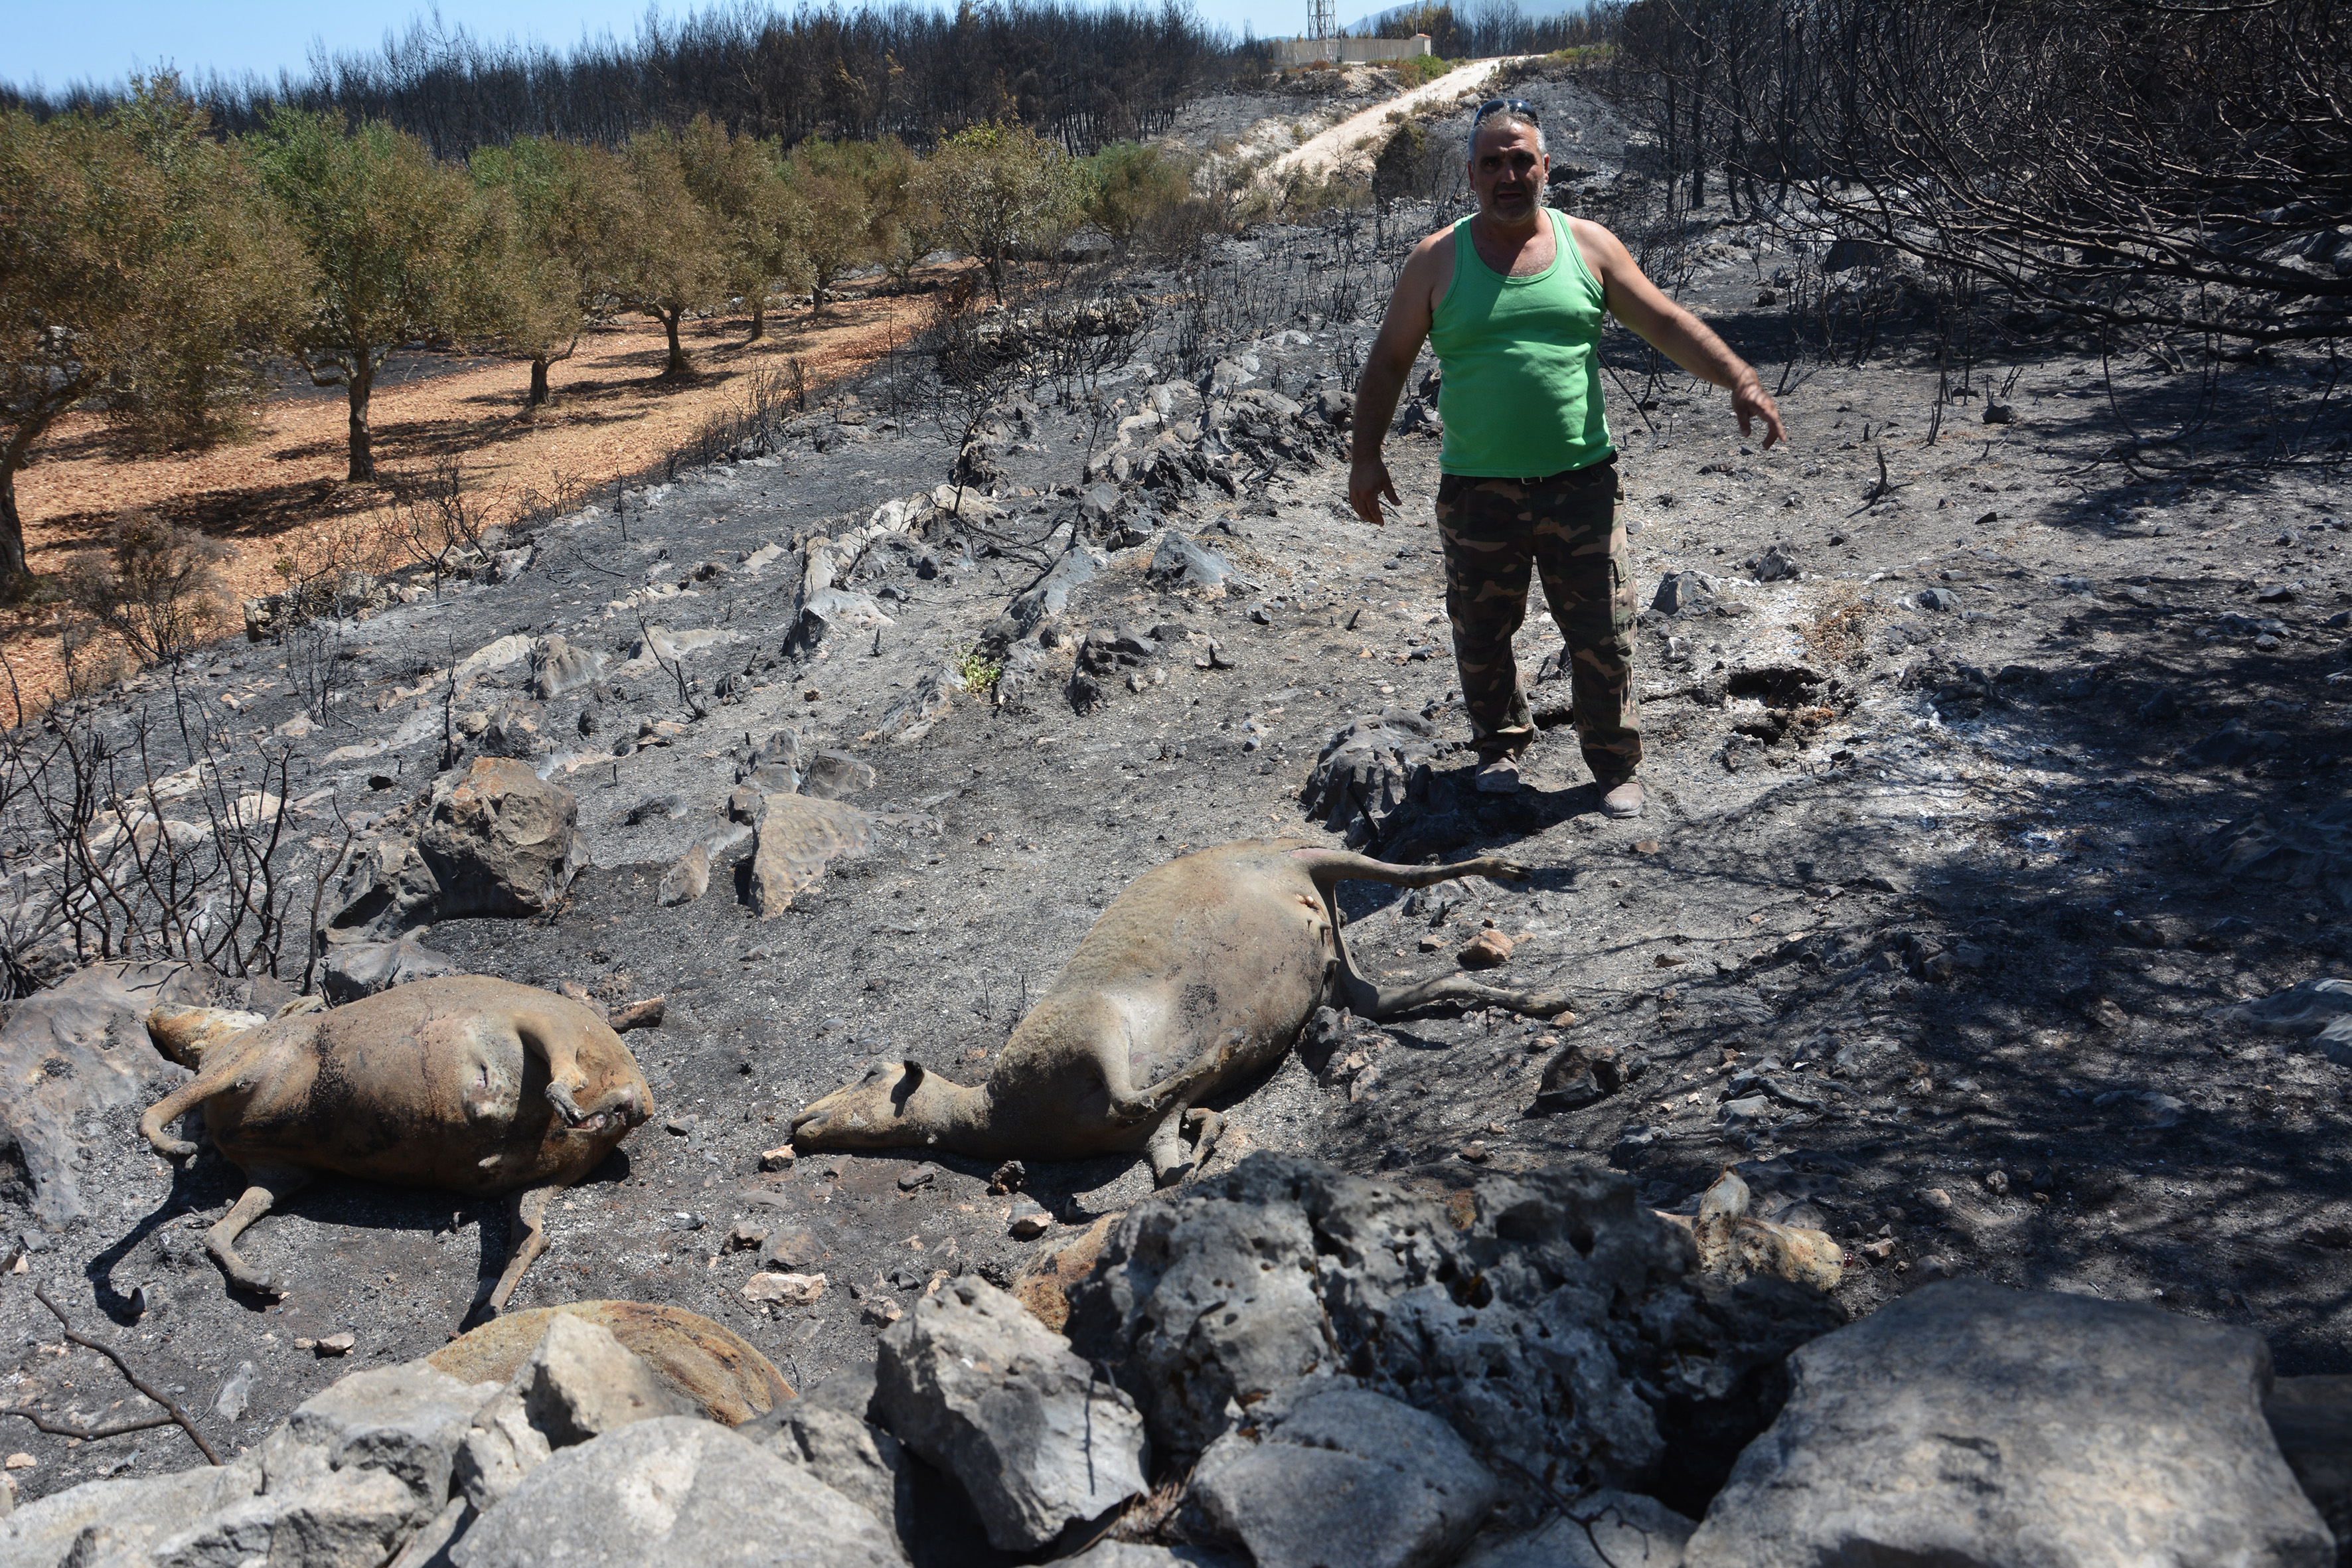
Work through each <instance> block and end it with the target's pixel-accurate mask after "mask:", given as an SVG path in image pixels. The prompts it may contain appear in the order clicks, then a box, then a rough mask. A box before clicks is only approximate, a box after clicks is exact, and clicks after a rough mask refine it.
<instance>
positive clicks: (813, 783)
mask: <svg viewBox="0 0 2352 1568" xmlns="http://www.w3.org/2000/svg"><path fill="white" fill-rule="evenodd" d="M873 787H874V769H873V767H872V765H871V764H869V763H862V762H860V761H858V760H857V759H856V757H853V756H851V755H849V754H848V753H847V752H818V753H817V754H816V755H815V756H814V757H811V758H810V759H809V760H808V765H807V767H805V768H804V769H803V770H802V773H801V789H802V791H803V793H804V794H807V795H814V796H816V797H817V798H818V799H819V800H847V799H848V798H849V797H850V796H851V795H856V794H857V793H858V792H860V791H861V790H869V789H872V788H873Z"/></svg>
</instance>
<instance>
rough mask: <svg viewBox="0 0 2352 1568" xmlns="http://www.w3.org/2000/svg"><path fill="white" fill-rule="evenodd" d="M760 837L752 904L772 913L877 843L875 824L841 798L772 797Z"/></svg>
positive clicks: (787, 906) (766, 803)
mask: <svg viewBox="0 0 2352 1568" xmlns="http://www.w3.org/2000/svg"><path fill="white" fill-rule="evenodd" d="M759 836H760V837H759V843H758V846H757V847H755V848H754V850H753V851H752V855H751V908H752V909H753V910H755V911H756V912H758V913H759V914H761V916H768V917H772V916H775V915H780V914H782V913H783V912H784V910H787V909H790V908H791V907H792V902H793V895H794V894H795V893H798V892H799V891H800V890H801V889H803V888H805V887H807V886H809V885H810V884H811V883H813V882H814V881H815V880H816V879H818V878H819V877H821V876H823V875H824V868H826V867H827V866H829V865H831V864H832V863H833V862H834V861H835V860H837V859H840V858H842V857H843V856H845V855H849V856H855V855H862V854H864V853H865V852H866V848H867V847H869V846H870V845H872V843H873V842H874V824H873V819H872V818H871V817H869V816H867V815H866V813H865V812H863V811H860V810H859V809H858V808H857V807H856V806H854V805H843V804H842V803H841V802H839V801H832V800H817V799H814V798H813V797H811V796H808V795H769V796H768V797H767V798H766V799H765V800H764V801H763V802H762V803H761V807H760V822H759Z"/></svg>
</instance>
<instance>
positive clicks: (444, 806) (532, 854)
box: [416, 757, 580, 920]
mask: <svg viewBox="0 0 2352 1568" xmlns="http://www.w3.org/2000/svg"><path fill="white" fill-rule="evenodd" d="M579 817H580V805H579V802H578V801H576V800H574V799H573V798H572V792H571V791H570V790H568V789H565V788H563V787H562V785H560V784H549V783H547V782H546V781H545V780H544V779H541V778H540V777H539V776H538V775H537V774H535V773H532V772H531V771H530V768H528V767H526V766H524V765H523V764H522V763H518V762H515V761H512V760H510V759H509V758H504V757H477V758H475V759H474V762H473V763H472V765H471V766H469V767H468V768H467V770H466V772H465V773H464V774H463V775H462V776H461V777H458V778H456V779H444V780H443V781H442V782H441V783H439V784H436V785H435V786H434V789H433V798H432V804H431V805H430V807H429V809H428V811H427V814H426V817H425V827H424V830H423V831H422V832H420V833H419V834H418V835H417V838H416V850H417V854H418V856H419V857H420V858H422V859H423V861H424V863H425V866H426V868H429V869H430V870H431V871H432V873H433V876H434V879H435V880H436V882H437V883H438V884H439V885H440V896H439V897H438V899H437V900H435V915H436V918H437V919H442V920H448V919H454V918H456V917H458V916H462V915H493V916H509V915H531V914H538V913H540V912H541V911H542V910H546V909H547V908H549V907H550V906H551V904H552V903H554V901H555V900H557V899H558V898H559V897H560V896H561V895H562V891H563V889H564V886H565V885H566V884H567V883H568V882H569V881H570V880H571V878H572V868H573V860H572V836H573V831H574V829H575V827H576V826H577V825H578V822H579Z"/></svg>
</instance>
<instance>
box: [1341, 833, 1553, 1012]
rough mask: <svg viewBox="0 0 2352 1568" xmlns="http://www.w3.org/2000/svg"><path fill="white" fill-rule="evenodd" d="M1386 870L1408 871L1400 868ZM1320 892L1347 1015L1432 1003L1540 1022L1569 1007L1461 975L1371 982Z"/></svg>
mask: <svg viewBox="0 0 2352 1568" xmlns="http://www.w3.org/2000/svg"><path fill="white" fill-rule="evenodd" d="M1346 858H1348V859H1351V860H1361V859H1363V857H1361V856H1353V855H1351V856H1347V857H1346ZM1364 864H1366V865H1368V866H1379V865H1380V864H1381V862H1379V861H1377V860H1365V861H1364ZM1478 864H1480V862H1479V861H1475V860H1465V861H1460V862H1457V865H1456V869H1458V868H1459V867H1461V866H1475V865H1478ZM1503 864H1508V862H1503ZM1388 869H1395V870H1405V869H1409V868H1406V867H1401V866H1400V867H1394V868H1388ZM1430 869H1433V870H1444V869H1447V868H1445V867H1442V866H1441V867H1433V868H1430ZM1480 874H1481V875H1489V874H1491V873H1485V872H1482V873H1480ZM1520 874H1521V875H1522V876H1524V875H1525V874H1526V873H1525V872H1524V871H1522V872H1521V873H1520ZM1350 875H1353V873H1350ZM1319 890H1320V891H1321V893H1322V895H1323V910H1324V913H1325V915H1326V916H1327V917H1328V919H1329V920H1330V921H1331V952H1332V955H1333V959H1334V963H1335V967H1336V969H1337V973H1336V974H1335V975H1334V976H1333V978H1334V979H1336V980H1337V981H1338V982H1339V999H1340V1000H1341V1001H1342V1002H1343V1003H1345V1004H1346V1005H1347V1008H1348V1011H1349V1012H1350V1013H1353V1014H1355V1015H1356V1016H1358V1017H1359V1018H1386V1017H1390V1016H1393V1015H1395V1014H1398V1013H1402V1012H1405V1011H1406V1010H1408V1009H1410V1008H1413V1007H1422V1006H1426V1005H1428V1004H1430V1003H1432V1002H1470V1003H1475V1004H1477V1005H1481V1006H1487V1007H1501V1008H1503V1009H1505V1010H1506V1011H1507V1012H1512V1013H1524V1014H1527V1015H1528V1016H1532V1017H1545V1018H1548V1017H1549V1016H1551V1015H1553V1014H1554V1013H1558V1012H1560V1011H1563V1010H1564V1009H1565V1008H1566V1007H1567V1006H1568V997H1567V995H1566V994H1564V993H1560V992H1549V991H1547V992H1537V991H1505V990H1503V989H1501V988H1500V987H1498V986H1494V985H1486V984H1481V983H1480V982H1478V981H1475V980H1473V979H1471V978H1470V977H1469V976H1468V975H1466V974H1441V975H1439V976H1438V977H1437V978H1436V979H1434V980H1423V981H1418V982H1416V983H1414V984H1411V985H1380V984H1374V983H1373V982H1372V981H1370V980H1368V979H1366V978H1365V977H1364V976H1363V975H1362V974H1360V973H1358V972H1357V970H1356V961H1355V958H1354V956H1353V955H1352V954H1350V953H1349V952H1348V938H1347V935H1346V933H1345V932H1343V931H1341V930H1340V927H1339V910H1338V909H1337V908H1336V907H1335V906H1334V900H1333V897H1332V889H1331V885H1330V884H1329V883H1328V882H1326V883H1321V884H1320V886H1319Z"/></svg>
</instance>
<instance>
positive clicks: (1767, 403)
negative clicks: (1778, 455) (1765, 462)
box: [1731, 372, 1789, 452]
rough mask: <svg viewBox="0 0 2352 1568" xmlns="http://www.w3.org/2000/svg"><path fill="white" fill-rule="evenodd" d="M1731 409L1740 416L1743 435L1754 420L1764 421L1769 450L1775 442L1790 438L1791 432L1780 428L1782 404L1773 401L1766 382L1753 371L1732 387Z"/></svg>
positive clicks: (1765, 438)
mask: <svg viewBox="0 0 2352 1568" xmlns="http://www.w3.org/2000/svg"><path fill="white" fill-rule="evenodd" d="M1731 411H1732V412H1733V413H1734V414H1737V415H1738V416H1739V433H1740V434H1741V435H1742V436H1746V435H1748V433H1749V430H1750V427H1751V426H1752V425H1753V423H1754V421H1756V420H1759V419H1761V420H1762V421H1764V449H1765V450H1766V451H1768V452H1769V451H1770V450H1771V449H1772V443H1773V442H1775V441H1785V440H1787V439H1788V438H1789V433H1788V432H1787V431H1785V430H1783V429H1781V428H1780V405H1778V404H1775V403H1774V402H1773V401H1772V395H1771V394H1770V393H1769V392H1767V391H1765V390H1764V384H1763V383H1761V382H1759V381H1758V380H1757V379H1756V376H1755V374H1754V373H1753V372H1750V373H1749V374H1747V375H1744V376H1742V377H1741V378H1740V380H1739V384H1738V385H1737V386H1735V387H1733V388H1732V389H1731Z"/></svg>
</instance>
